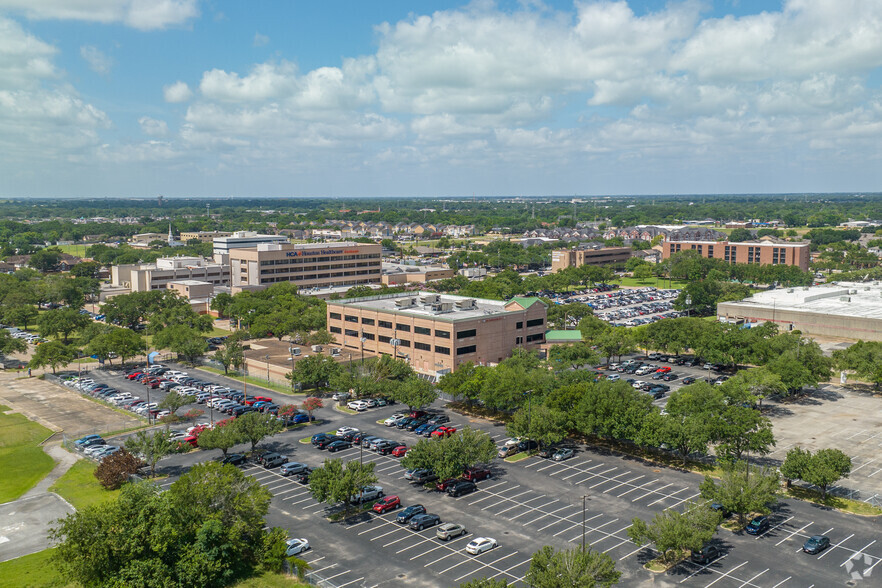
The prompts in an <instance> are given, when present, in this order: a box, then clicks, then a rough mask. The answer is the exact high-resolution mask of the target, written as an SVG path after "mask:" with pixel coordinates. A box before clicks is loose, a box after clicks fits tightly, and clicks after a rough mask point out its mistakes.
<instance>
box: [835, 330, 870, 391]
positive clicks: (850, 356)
mask: <svg viewBox="0 0 882 588" xmlns="http://www.w3.org/2000/svg"><path fill="white" fill-rule="evenodd" d="M833 361H835V362H836V366H837V367H838V368H839V369H841V370H852V371H854V372H855V374H856V375H857V377H859V378H862V379H864V380H868V381H870V382H872V383H873V384H875V386H876V388H878V387H879V385H880V384H882V342H879V341H858V342H857V343H855V344H854V345H851V346H850V347H848V348H847V349H837V350H836V351H834V352H833Z"/></svg>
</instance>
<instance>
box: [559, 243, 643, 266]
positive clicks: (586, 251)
mask: <svg viewBox="0 0 882 588" xmlns="http://www.w3.org/2000/svg"><path fill="white" fill-rule="evenodd" d="M630 257H631V248H630V247H582V248H579V249H558V250H555V251H552V252H551V271H555V272H559V271H561V270H564V269H567V268H568V267H581V266H583V265H612V266H624V265H625V263H626V262H627V261H628V259H629V258H630Z"/></svg>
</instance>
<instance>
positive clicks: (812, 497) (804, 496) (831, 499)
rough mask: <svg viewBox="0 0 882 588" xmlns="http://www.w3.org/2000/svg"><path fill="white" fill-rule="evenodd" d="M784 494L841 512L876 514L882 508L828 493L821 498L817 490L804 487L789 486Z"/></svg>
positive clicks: (864, 514) (880, 512) (881, 512)
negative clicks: (825, 496)
mask: <svg viewBox="0 0 882 588" xmlns="http://www.w3.org/2000/svg"><path fill="white" fill-rule="evenodd" d="M786 495H787V496H791V497H793V498H798V499H799V500H805V501H807V502H813V503H815V504H823V505H824V506H828V507H830V508H835V509H836V510H841V511H843V512H849V513H851V514H856V515H863V516H878V515H880V514H882V509H879V508H877V507H875V506H873V505H872V504H869V503H867V502H861V501H860V500H849V499H847V498H840V497H839V496H830V495H829V494H828V495H827V498H825V499H821V495H820V494H818V493H817V492H814V491H812V490H807V489H805V488H800V487H799V486H791V487H790V489H789V490H788V491H787V492H786Z"/></svg>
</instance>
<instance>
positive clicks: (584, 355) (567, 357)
mask: <svg viewBox="0 0 882 588" xmlns="http://www.w3.org/2000/svg"><path fill="white" fill-rule="evenodd" d="M548 356H549V359H550V360H551V362H552V364H553V365H557V366H558V367H561V368H572V369H578V368H580V367H582V366H586V365H588V366H593V365H597V364H598V363H600V356H599V355H597V352H596V351H594V350H593V349H591V346H590V345H588V344H586V343H581V342H580V343H575V344H572V345H554V346H552V347H551V349H549V351H548Z"/></svg>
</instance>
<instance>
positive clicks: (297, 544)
mask: <svg viewBox="0 0 882 588" xmlns="http://www.w3.org/2000/svg"><path fill="white" fill-rule="evenodd" d="M285 543H286V544H287V545H288V549H286V550H285V555H287V556H291V555H298V554H300V553H303V552H304V551H306V550H307V549H309V541H307V540H306V539H304V538H303V537H301V538H299V539H288V540H287V541H286V542H285Z"/></svg>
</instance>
